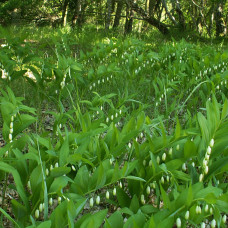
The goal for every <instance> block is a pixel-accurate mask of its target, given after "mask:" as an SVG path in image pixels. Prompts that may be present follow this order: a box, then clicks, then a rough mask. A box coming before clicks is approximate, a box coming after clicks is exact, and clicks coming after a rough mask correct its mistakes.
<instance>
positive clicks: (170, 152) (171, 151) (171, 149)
mask: <svg viewBox="0 0 228 228" xmlns="http://www.w3.org/2000/svg"><path fill="white" fill-rule="evenodd" d="M172 154H173V148H172V147H171V148H170V149H169V155H170V156H172Z"/></svg>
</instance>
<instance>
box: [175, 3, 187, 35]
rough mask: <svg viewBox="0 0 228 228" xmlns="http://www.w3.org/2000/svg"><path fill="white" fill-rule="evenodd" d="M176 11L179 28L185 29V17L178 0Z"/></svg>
mask: <svg viewBox="0 0 228 228" xmlns="http://www.w3.org/2000/svg"><path fill="white" fill-rule="evenodd" d="M176 12H177V14H178V17H179V25H180V29H181V30H182V31H183V30H185V18H184V14H183V12H182V10H181V6H180V3H179V1H178V0H176Z"/></svg>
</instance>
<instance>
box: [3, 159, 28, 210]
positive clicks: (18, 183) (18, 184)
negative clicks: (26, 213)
mask: <svg viewBox="0 0 228 228" xmlns="http://www.w3.org/2000/svg"><path fill="white" fill-rule="evenodd" d="M0 170H2V171H4V172H8V173H12V175H13V177H14V181H15V184H16V188H17V192H18V194H19V196H20V197H21V199H22V200H23V202H24V204H25V206H26V208H27V209H28V208H29V202H28V198H27V196H26V194H25V191H24V188H23V184H22V182H21V178H20V175H19V173H18V171H17V170H16V169H15V168H14V167H12V166H10V165H8V164H6V163H4V162H1V161H0Z"/></svg>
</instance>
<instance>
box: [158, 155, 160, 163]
mask: <svg viewBox="0 0 228 228" xmlns="http://www.w3.org/2000/svg"><path fill="white" fill-rule="evenodd" d="M157 163H158V164H159V163H160V157H159V156H157Z"/></svg>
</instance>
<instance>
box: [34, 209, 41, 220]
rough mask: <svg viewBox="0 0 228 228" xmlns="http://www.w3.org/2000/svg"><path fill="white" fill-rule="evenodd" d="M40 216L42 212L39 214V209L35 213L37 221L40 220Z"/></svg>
mask: <svg viewBox="0 0 228 228" xmlns="http://www.w3.org/2000/svg"><path fill="white" fill-rule="evenodd" d="M39 216H40V212H39V210H38V209H36V211H35V218H36V219H38V218H39Z"/></svg>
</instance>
